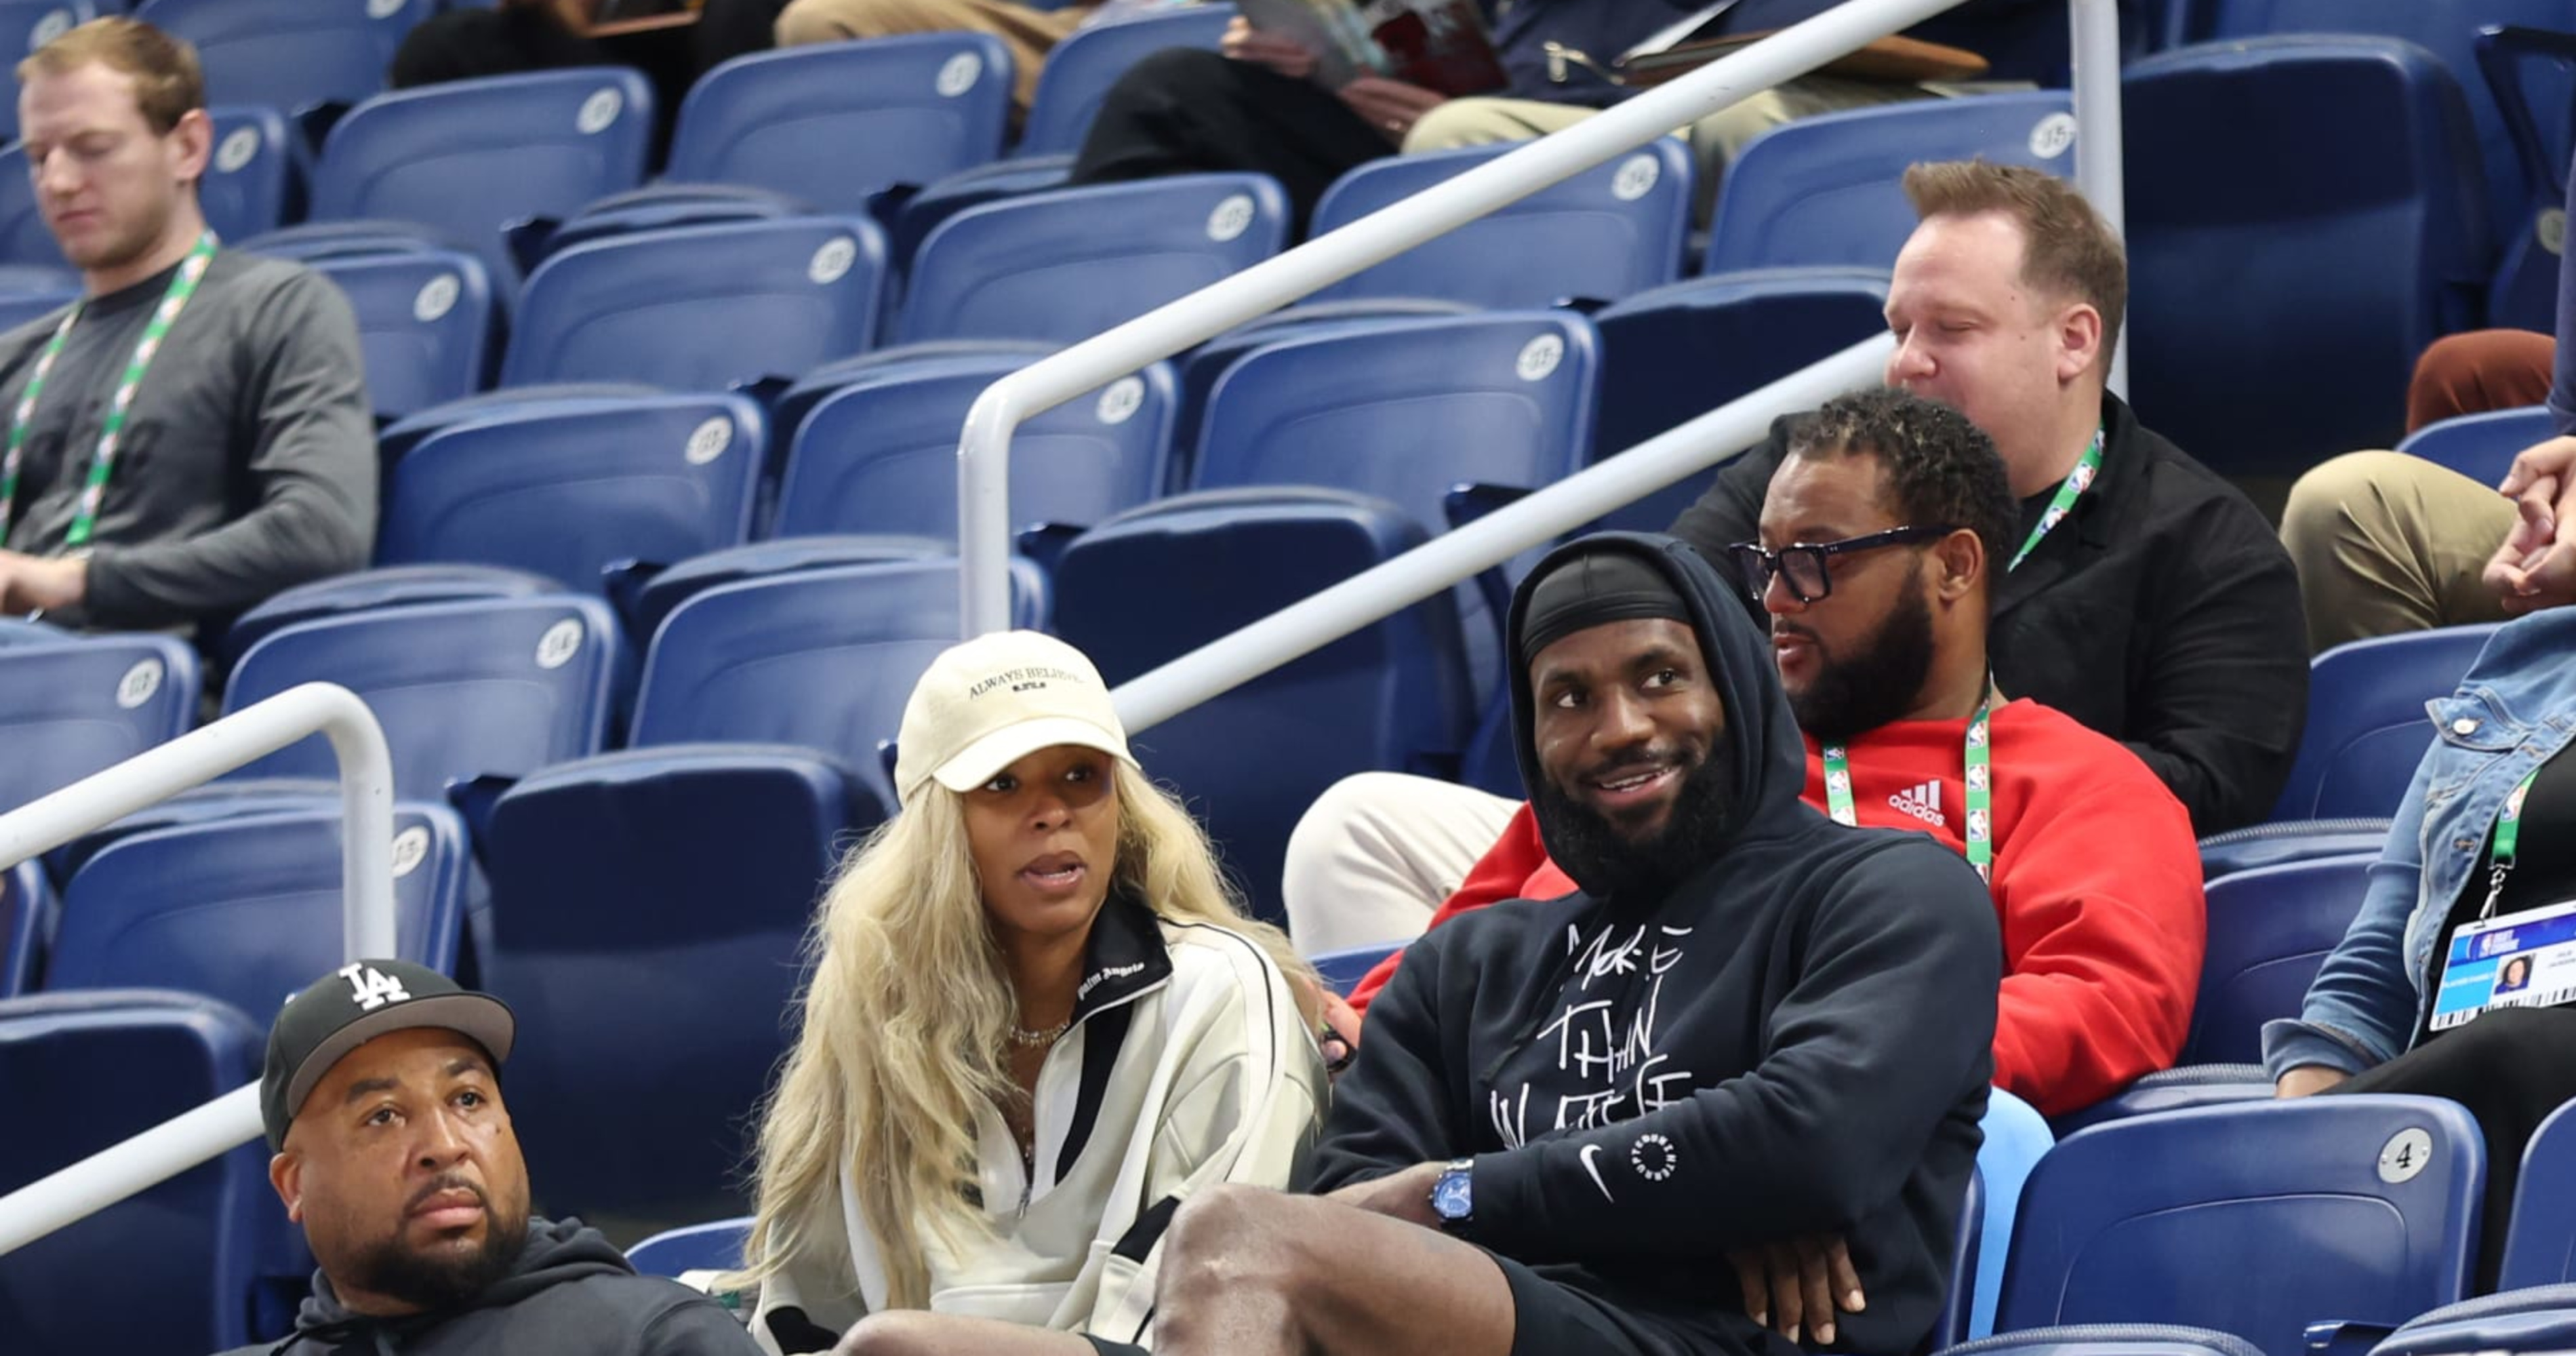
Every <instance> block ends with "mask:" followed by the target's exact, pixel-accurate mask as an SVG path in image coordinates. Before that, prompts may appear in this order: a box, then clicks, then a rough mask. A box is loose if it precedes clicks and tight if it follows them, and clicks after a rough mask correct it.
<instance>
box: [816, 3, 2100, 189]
mask: <svg viewBox="0 0 2576 1356" xmlns="http://www.w3.org/2000/svg"><path fill="white" fill-rule="evenodd" d="M851 2H852V0H797V3H799V4H832V3H851ZM868 2H871V3H876V2H890V0H868ZM1836 2H1837V0H1742V2H1741V3H1738V4H1736V5H1734V6H1732V7H1728V8H1725V9H1724V12H1723V13H1709V12H1707V11H1708V7H1707V6H1706V5H1705V4H1704V3H1703V0H1581V2H1580V3H1578V2H1577V0H1517V3H1507V4H1500V5H1496V4H1491V3H1484V4H1480V5H1479V6H1478V7H1479V9H1480V10H1482V11H1483V12H1484V13H1485V14H1486V16H1487V18H1488V20H1489V21H1490V22H1491V24H1492V28H1493V33H1492V39H1493V46H1494V48H1495V51H1496V54H1497V55H1498V56H1499V57H1500V59H1501V63H1502V67H1503V70H1504V72H1505V74H1506V76H1507V77H1508V80H1507V83H1506V85H1505V86H1504V87H1503V88H1502V89H1500V90H1496V91H1493V92H1492V93H1490V94H1478V95H1469V96H1466V97H1461V98H1451V97H1449V96H1448V95H1446V94H1443V93H1442V92H1440V91H1438V90H1433V89H1427V88H1424V87H1423V86H1421V85H1416V84H1412V83H1409V82H1406V81H1403V80H1398V79H1393V78H1390V77H1388V76H1383V75H1366V74H1364V75H1361V76H1359V77H1358V78H1356V79H1353V80H1351V81H1349V82H1348V83H1346V84H1344V85H1342V86H1341V87H1340V88H1338V89H1326V88H1324V87H1323V86H1322V85H1320V84H1317V83H1315V82H1314V80H1313V79H1312V77H1313V75H1314V73H1315V71H1316V69H1317V65H1318V59H1317V54H1316V53H1315V52H1314V51H1313V50H1312V49H1310V48H1308V47H1307V46H1306V45H1305V44H1304V43H1302V42H1300V41H1299V40H1298V39H1296V38H1295V37H1293V36H1290V35H1287V34H1282V33H1274V32H1265V31H1263V30H1260V29H1256V28H1254V27H1253V26H1252V25H1251V24H1250V23H1248V22H1244V21H1240V20H1238V21H1237V22H1236V23H1235V24H1234V25H1233V26H1232V27H1231V28H1229V30H1228V31H1227V33H1226V36H1225V40H1224V46H1223V50H1222V52H1221V53H1211V52H1204V51H1197V50H1193V49H1174V50H1171V51H1165V52H1157V53H1155V54H1154V55H1152V56H1150V57H1147V58H1146V59H1145V60H1143V61H1140V62H1138V63H1136V65H1135V66H1134V67H1133V68H1132V69H1130V70H1129V71H1128V72H1127V73H1126V74H1125V75H1124V76H1122V77H1120V79H1119V81H1118V83H1117V84H1116V85H1115V86H1113V87H1112V88H1111V89H1110V92H1109V96H1108V98H1107V99H1106V100H1104V101H1103V102H1102V104H1101V107H1100V112H1099V115H1098V117H1097V118H1096V119H1095V120H1094V121H1093V123H1092V127H1091V134H1090V136H1089V138H1088V139H1087V140H1086V141H1085V142H1084V143H1083V147H1082V152H1081V154H1080V156H1079V157H1077V159H1076V161H1075V165H1074V172H1073V181H1074V182H1075V183H1078V184H1084V183H1111V182H1117V181H1120V180H1128V179H1148V178H1154V177H1156V176H1159V175H1166V174H1188V173H1198V172H1205V171H1216V170H1249V171H1255V172H1258V173H1262V174H1267V175H1270V176H1271V177H1273V178H1275V179H1277V180H1279V182H1280V185H1281V186H1282V187H1283V188H1285V189H1286V190H1287V194H1288V200H1289V203H1290V205H1291V208H1292V212H1293V215H1294V217H1295V219H1296V221H1297V223H1298V227H1299V229H1300V230H1302V229H1303V228H1304V223H1305V222H1306V220H1307V218H1308V217H1309V216H1311V215H1312V214H1313V211H1314V207H1315V204H1316V202H1317V201H1318V200H1320V199H1321V198H1322V197H1323V194H1324V190H1325V189H1326V188H1328V187H1330V186H1331V184H1332V182H1333V180H1335V179H1337V178H1339V177H1340V176H1341V175H1343V174H1345V173H1347V172H1349V171H1350V170H1353V169H1356V168H1358V167H1359V166H1360V165H1363V164H1366V163H1367V162H1369V161H1371V160H1375V159H1377V158H1379V157H1381V156H1384V155H1388V154H1391V153H1393V152H1395V151H1396V150H1398V149H1402V150H1404V151H1408V152H1411V151H1425V150H1437V149H1440V148H1443V147H1449V146H1469V145H1479V144H1483V143H1487V142H1494V141H1514V140H1522V139H1526V138H1530V137H1537V136H1543V135H1545V134H1547V133H1549V132H1554V131H1557V130H1560V129H1562V128H1564V127H1568V126H1571V125H1572V124H1574V123H1575V122H1578V121H1580V120H1582V119H1583V118H1585V117H1588V116H1590V115H1591V114H1592V113H1595V112H1598V111H1599V110H1601V109H1603V108H1606V107H1609V106H1610V105H1612V104H1615V103H1617V102H1619V101H1620V100H1622V99H1625V98H1628V97H1629V96H1631V95H1633V94H1635V93H1636V92H1637V91H1636V89H1634V88H1632V87H1630V86H1628V85H1625V84H1620V83H1614V82H1613V81H1611V80H1610V79H1608V78H1606V77H1605V74H1604V72H1605V71H1606V70H1607V69H1608V68H1609V67H1610V66H1611V64H1612V63H1613V62H1614V61H1615V60H1616V59H1617V58H1618V56H1619V55H1620V54H1621V53H1623V52H1625V51H1627V50H1628V49H1630V48H1631V47H1634V46H1636V45H1637V44H1639V43H1641V42H1644V41H1646V40H1647V39H1648V38H1651V37H1654V36H1655V35H1656V34H1658V33H1659V32H1660V31H1662V30H1664V29H1666V28H1668V27H1670V26H1671V25H1673V24H1675V23H1677V22H1681V21H1683V20H1687V19H1691V18H1694V17H1700V18H1704V19H1706V20H1707V22H1706V24H1705V25H1704V32H1703V35H1704V36H1710V37H1715V36H1722V35H1733V34H1750V33H1759V32H1763V31H1766V30H1769V29H1775V28H1784V27H1787V26H1789V25H1791V24H1794V23H1797V22H1799V21H1801V20H1805V19H1810V18H1813V17H1815V16H1816V15H1817V14H1820V13H1822V12H1824V11H1825V10H1827V9H1830V8H1832V6H1833V4H1834V3H1836ZM1909 33H1910V34H1911V35H1912V36H1915V37H1920V38H1923V39H1926V40H1929V41H1933V42H1939V43H1947V44H1955V45H1958V46H1961V47H1965V48H1967V49H1969V50H1971V51H1973V52H1975V53H1977V54H1979V55H1980V56H1982V57H1984V58H1985V59H1986V60H1988V61H1989V62H1990V63H1991V69H1992V73H1993V74H1994V75H1995V76H1996V77H1998V78H2000V79H2004V80H2011V81H2028V80H2034V79H2056V78H2058V73H2060V72H2062V71H2063V70H2064V68H2065V66H2066V16H2065V10H2064V7H2063V6H2052V5H2051V4H2050V3H2048V2H2047V0H1971V3H1969V4H1967V5H1965V6H1963V7H1962V8H1961V9H1960V10H1958V11H1954V12H1953V13H1951V14H1949V15H1945V16H1942V17H1940V18H1936V19H1933V20H1931V21H1928V22H1926V23H1924V24H1923V25H1921V26H1919V27H1917V28H1915V29H1912V30H1909ZM1931 92H1933V91H1932V90H1931V89H1929V88H1927V87H1925V86H1921V85H1914V84H1906V83H1900V82H1893V81H1875V80H1857V79H1846V78H1839V77H1834V76H1826V75H1813V76H1807V77H1804V78H1801V79H1797V80H1792V81H1789V82H1787V83H1785V84H1783V85H1780V86H1779V87H1777V88H1775V89H1770V90H1762V91H1757V92H1755V93H1753V94H1751V95H1749V96H1747V97H1746V98H1745V99H1743V100H1741V101H1740V102H1738V103H1736V104H1735V105H1734V106H1732V107H1730V108H1726V109H1722V110H1720V111H1718V112H1717V113H1714V114H1712V115H1710V116H1709V117H1706V118H1703V119H1701V120H1700V121H1699V122H1698V123H1696V124H1694V125H1693V126H1691V127H1689V128H1686V129H1677V130H1680V131H1682V132H1684V133H1685V134H1686V135H1687V137H1688V139H1689V140H1690V142H1691V145H1692V148H1693V150H1694V152H1695V153H1696V155H1697V157H1698V159H1699V160H1700V162H1701V165H1702V168H1703V171H1704V176H1703V177H1704V178H1706V179H1707V180H1709V181H1710V182H1712V183H1713V182H1714V181H1715V179H1716V177H1717V175H1718V173H1719V170H1720V168H1721V167H1722V166H1723V165H1725V164H1727V163H1729V162H1731V161H1732V160H1733V158H1734V155H1735V153H1736V152H1737V151H1739V150H1741V149H1742V148H1743V146H1744V145H1745V143H1747V142H1749V141H1751V140H1752V139H1753V138H1754V137H1755V136H1756V135H1758V134H1760V133H1761V132H1763V131H1766V130H1768V129H1769V128H1771V127H1774V126H1777V125H1778V124H1780V123H1782V122H1786V121H1789V120H1790V119H1792V118H1799V117H1806V116H1810V115H1812V114H1816V113H1825V112H1831V111H1834V110H1836V109H1843V108H1854V107H1860V106H1863V105H1868V104H1877V103H1888V102H1894V101H1898V100H1905V99H1919V98H1923V97H1925V95H1926V94H1927V93H1931Z"/></svg>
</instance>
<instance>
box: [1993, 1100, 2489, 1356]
mask: <svg viewBox="0 0 2576 1356" xmlns="http://www.w3.org/2000/svg"><path fill="white" fill-rule="evenodd" d="M2485 1180H2486V1144H2485V1141H2484V1139H2483V1137H2482V1136H2481V1135H2480V1133H2479V1131H2478V1125H2477V1122H2476V1121H2475V1120H2474V1119H2472V1118H2471V1117H2470V1116H2469V1114H2468V1112H2467V1111H2466V1110H2464V1109H2462V1108H2461V1107H2460V1105H2459V1104H2458V1103H2456V1102H2448V1101H2440V1100H2436V1099H2433V1098H2425V1097H2391V1096H2375V1095H2369V1094H2356V1095H2353V1096H2349V1097H2309V1098H2301V1099H2298V1100H2295V1101H2266V1102H2260V1103H2248V1104H2245V1105H2242V1106H2222V1107H2202V1108H2198V1109H2195V1110H2189V1111H2175V1112H2169V1113H2167V1114H2165V1115H2161V1116H2140V1117H2134V1118H2131V1119H2128V1120H2120V1121H2113V1122H2110V1123H2108V1124H2104V1125H2097V1126H2094V1127H2092V1128H2091V1129H2087V1130H2084V1131H2081V1132H2079V1133H2076V1134H2074V1135H2070V1136H2068V1137H2066V1138H2065V1139H2061V1140H2059V1141H2058V1142H2057V1147H2055V1148H2053V1149H2051V1150H2049V1152H2048V1154H2047V1156H2045V1157H2043V1158H2042V1159H2040V1161H2039V1166H2038V1167H2037V1168H2035V1169H2034V1170H2033V1171H2032V1172H2031V1175H2030V1181H2029V1183H2028V1184H2027V1185H2026V1186H2025V1187H2024V1189H2023V1192H2022V1200H2021V1216H2020V1218H2019V1219H2018V1220H2016V1221H2015V1223H2014V1226H2013V1239H2012V1260H2011V1261H2010V1262H2008V1263H2006V1265H2005V1268H2004V1293H2003V1298H2002V1301H2001V1302H2000V1304H1999V1305H1998V1306H1997V1308H1996V1314H1995V1328H1996V1331H1997V1332H1999V1333H2006V1332H2019V1333H2024V1334H2026V1335H2030V1336H2038V1335H2041V1334H2042V1333H2045V1334H2046V1335H2048V1336H2051V1337H2058V1336H2060V1334H2059V1333H2058V1332H2056V1331H2054V1330H2053V1325H2063V1324H2088V1325H2089V1324H2114V1323H2121V1324H2125V1323H2147V1324H2190V1325H2193V1326H2196V1327H2204V1328H2211V1329H2215V1330H2217V1331H2220V1332H2225V1333H2231V1334H2234V1335H2235V1336H2237V1337H2241V1338H2243V1339H2245V1340H2247V1341H2249V1342H2252V1343H2253V1344H2254V1345H2255V1346H2257V1347H2259V1348H2261V1349H2262V1350H2263V1351H2264V1353H2266V1356H2303V1354H2304V1353H2305V1351H2306V1349H2307V1347H2306V1341H2305V1335H2306V1328H2307V1325H2308V1324H2310V1323H2312V1322H2360V1323H2374V1322H2376V1323H2394V1322H2402V1321H2404V1320H2405V1319H2407V1318H2411V1317H2413V1316H2414V1315H2416V1314H2419V1313H2422V1312H2423V1311H2425V1310H2427V1309H2430V1308H2433V1307H2434V1306H2436V1305H2441V1304H2448V1303H2451V1302H2453V1301H2455V1300H2458V1299H2459V1298H2460V1297H2461V1296H2462V1295H2463V1294H2465V1293H2466V1292H2467V1289H2468V1282H2469V1275H2470V1265H2471V1261H2472V1259H2473V1254H2474V1253H2475V1251H2476V1246H2477V1237H2478V1199H2479V1193H2480V1192H2481V1190H2482V1189H2483V1187H2484V1183H2485Z"/></svg>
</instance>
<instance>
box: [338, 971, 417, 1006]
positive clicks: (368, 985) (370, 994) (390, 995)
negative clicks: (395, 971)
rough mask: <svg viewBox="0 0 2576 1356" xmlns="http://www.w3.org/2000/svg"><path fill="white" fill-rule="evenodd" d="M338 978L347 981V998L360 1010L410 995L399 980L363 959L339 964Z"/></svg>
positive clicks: (397, 1001) (398, 1001)
mask: <svg viewBox="0 0 2576 1356" xmlns="http://www.w3.org/2000/svg"><path fill="white" fill-rule="evenodd" d="M340 978H342V979H345V980H347V981H349V998H350V1000H351V1001H352V1002H355V1003H356V1004H357V1005H358V1008H359V1010H360V1011H362V1012H373V1011H375V1010H376V1009H378V1008H380V1007H383V1006H384V1005H385V1004H387V1003H400V1002H403V1001H405V1000H406V999H409V998H410V997H411V994H410V993H409V992H408V991H406V990H405V989H404V988H403V986H402V981H401V980H399V979H395V978H394V977H393V976H391V975H388V974H386V973H385V972H384V971H382V970H378V969H376V968H375V967H373V966H371V965H368V964H367V963H366V962H364V961H351V962H349V963H348V964H346V965H343V966H341V967H340Z"/></svg>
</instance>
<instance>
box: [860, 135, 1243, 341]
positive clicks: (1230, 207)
mask: <svg viewBox="0 0 2576 1356" xmlns="http://www.w3.org/2000/svg"><path fill="white" fill-rule="evenodd" d="M1287 233H1288V204H1287V198H1286V196H1285V195H1284V194H1282V193H1281V192H1280V189H1279V185H1278V184H1277V182H1275V181H1273V180H1271V179H1269V178H1267V177H1265V176H1262V175H1257V174H1187V175H1176V176H1174V177H1172V178H1168V179H1154V180H1148V181H1145V182H1142V183H1131V184H1103V185H1100V186H1097V187H1092V188H1066V189H1057V190H1054V191H1051V192H1046V193H1032V194H1030V195H1028V196H1027V197H1022V198H1011V199H1007V200H1004V201H1000V202H989V203H985V204H984V205H982V206H980V207H975V208H970V209H968V210H967V211H964V212H960V213H958V214H957V215H956V216H954V217H951V218H949V219H948V220H947V221H945V222H942V223H940V225H939V227H938V229H936V230H934V231H932V232H931V233H930V237H929V238H928V239H926V240H924V241H922V242H921V252H920V254H919V255H918V256H916V257H915V258H914V259H913V262H912V280H911V291H910V293H909V294H908V295H907V296H906V297H905V298H904V304H903V311H902V314H901V315H900V316H899V317H898V318H897V321H896V327H895V339H896V342H898V343H912V342H915V341H918V340H923V339H1048V340H1053V341H1055V342H1057V343H1072V342H1075V341H1076V340H1081V339H1088V338H1090V337H1091V336H1093V335H1095V334H1098V333H1099V332H1101V331H1102V330H1105V329H1108V328H1109V327H1111V326H1113V325H1116V324H1119V323H1120V322H1122V321H1127V320H1132V319H1134V318H1136V317H1137V316H1140V315H1143V314H1144V313H1145V312H1147V311H1150V310H1152V309H1154V308H1155V307H1157V306H1160V305H1162V304H1163V303H1165V302H1168V301H1174V300H1177V299H1179V298H1181V297H1183V296H1186V295H1188V294H1189V293H1192V292H1195V291H1197V290H1199V289H1200V288H1202V287H1205V286H1207V285H1208V284H1210V283H1213V282H1216V281H1218V280H1219V279H1222V278H1225V277H1227V276H1228V275H1230V274H1234V273H1238V272H1241V271H1242V270H1244V269H1246V268H1249V267H1251V266H1252V265H1254V264H1257V263H1260V262H1261V261H1262V260H1264V259H1267V258H1269V257H1270V256H1272V255H1274V254H1276V253H1278V252H1279V248H1280V246H1281V244H1282V243H1284V242H1285V240H1286V238H1287Z"/></svg>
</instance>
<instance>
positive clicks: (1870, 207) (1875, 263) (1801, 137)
mask: <svg viewBox="0 0 2576 1356" xmlns="http://www.w3.org/2000/svg"><path fill="white" fill-rule="evenodd" d="M2073 109H2074V106H2073V104H2072V102H2071V101H2070V100H2069V99H2068V97H2067V94H2066V92H2065V91H2064V90H2036V91H2032V92H2030V93H2025V94H1980V95H1974V96H1971V97H1968V98H1960V99H1924V100H1918V101H1916V102H1912V103H1902V104H1890V105H1887V106H1885V107H1881V108H1862V109H1853V110H1850V111H1847V112H1841V113H1826V114H1822V115H1820V116H1817V117H1812V118H1800V119H1798V120H1796V121H1794V122H1787V123H1782V124H1781V125H1779V126H1777V127H1774V128H1772V129H1771V130H1770V131H1768V132H1765V133H1763V134H1762V135H1760V136H1758V137H1755V138H1754V139H1753V140H1752V141H1751V142H1750V143H1749V144H1747V145H1746V146H1745V148H1744V150H1743V152H1742V154H1740V155H1738V156H1737V157H1736V160H1735V163H1734V164H1732V165H1729V166H1728V167H1727V170H1726V189H1725V191H1724V192H1723V193H1721V194H1719V195H1718V199H1717V218H1716V220H1715V221H1713V222H1712V223H1710V230H1709V238H1708V256H1707V261H1706V262H1705V263H1704V264H1703V265H1702V271H1704V272H1708V273H1726V272H1732V271H1734V270H1736V269H1746V268H1782V267H1789V266H1795V265H1816V264H1839V265H1844V266H1848V267H1855V268H1879V269H1884V268H1892V267H1894V266H1895V264H1896V252H1897V250H1899V249H1900V248H1903V246H1904V244H1905V238H1906V237H1907V236H1909V235H1912V234H1913V233H1914V222H1915V217H1914V209H1913V207H1912V206H1911V205H1909V204H1908V203H1907V202H1906V201H1905V190H1904V187H1903V183H1902V181H1903V180H1904V178H1905V167H1906V166H1908V165H1911V164H1914V163H1916V162H1918V161H1926V160H1971V159H1977V158H1980V157H1982V158H1984V159H1985V160H1988V161H1990V162H1992V163H1995V164H1999V165H2023V166H2027V167H2029V168H2031V169H2038V170H2046V171H2048V172H2049V173H2051V174H2058V175H2066V176H2072V175H2073V174H2074V173H2075V114H2074V111H2073Z"/></svg>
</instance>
